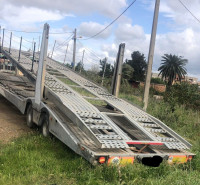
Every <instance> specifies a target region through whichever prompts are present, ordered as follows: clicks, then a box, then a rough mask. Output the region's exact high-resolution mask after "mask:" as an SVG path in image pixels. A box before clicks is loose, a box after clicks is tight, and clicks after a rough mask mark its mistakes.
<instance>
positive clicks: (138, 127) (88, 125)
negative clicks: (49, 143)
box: [6, 50, 191, 150]
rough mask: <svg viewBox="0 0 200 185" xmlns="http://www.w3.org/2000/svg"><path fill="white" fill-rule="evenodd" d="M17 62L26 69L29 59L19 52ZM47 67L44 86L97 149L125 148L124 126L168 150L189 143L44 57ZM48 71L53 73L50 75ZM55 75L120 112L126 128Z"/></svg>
mask: <svg viewBox="0 0 200 185" xmlns="http://www.w3.org/2000/svg"><path fill="white" fill-rule="evenodd" d="M6 54H7V55H9V56H10V57H12V58H13V59H14V60H17V59H18V50H11V54H9V53H8V52H6ZM18 64H20V65H21V66H23V67H24V68H25V69H26V70H27V71H30V68H31V64H32V61H31V60H30V59H28V58H27V57H26V56H23V55H21V59H20V61H19V62H18ZM47 70H48V72H47V73H46V78H45V86H46V87H47V88H48V89H49V90H50V92H51V93H52V94H53V96H55V97H57V98H58V99H59V101H60V102H62V103H63V105H64V106H65V107H66V108H67V110H68V111H67V112H68V116H69V117H71V118H72V117H74V118H76V119H75V120H77V119H78V121H75V120H74V121H75V122H76V124H78V126H79V127H80V128H82V129H83V130H84V131H85V132H86V133H88V134H89V135H90V137H91V138H92V139H94V140H95V143H96V144H99V146H100V147H101V148H129V146H128V145H127V142H128V143H131V141H133V139H132V138H131V137H129V136H130V135H128V134H127V132H126V129H127V131H128V128H129V129H130V130H131V129H132V130H134V131H135V132H138V135H144V136H145V137H144V138H145V139H144V140H146V141H155V142H159V141H160V142H163V143H164V144H165V146H166V147H167V148H168V149H178V150H183V149H188V148H189V147H190V146H191V145H190V144H189V143H188V142H187V141H185V140H184V139H183V138H182V137H180V136H179V135H178V134H177V133H175V132H174V131H173V130H171V129H170V128H169V127H167V126H166V125H164V124H163V123H162V122H161V121H159V120H156V119H155V118H153V117H152V116H150V115H149V114H147V113H146V112H144V111H143V110H141V109H139V108H137V107H135V106H134V105H132V104H130V103H127V102H126V101H124V100H122V99H119V98H116V97H114V96H112V95H111V94H110V93H108V92H107V91H106V90H105V89H103V88H101V87H99V86H98V85H96V84H94V83H92V82H90V81H88V80H87V79H85V78H83V77H81V76H80V75H78V74H76V73H75V72H73V71H72V70H70V69H68V68H66V67H65V66H63V65H62V64H60V63H58V62H56V61H54V60H52V59H49V58H47ZM34 71H35V72H36V71H37V64H36V63H35V64H34ZM50 73H51V74H53V73H54V75H51V74H50ZM32 76H33V77H35V74H33V73H32ZM56 76H61V77H65V78H68V79H70V80H72V81H73V82H75V83H76V84H78V85H79V86H81V87H82V88H84V89H86V90H87V91H89V92H90V93H92V94H93V95H95V96H96V97H98V98H99V99H101V100H104V101H105V102H106V103H107V104H109V105H110V106H112V107H114V108H115V109H116V110H119V111H121V112H122V113H123V116H124V117H125V118H126V120H127V127H126V128H125V126H124V125H125V124H126V123H121V126H120V125H117V124H116V123H115V122H114V121H113V120H112V119H110V118H109V116H107V115H105V114H103V113H101V112H100V111H99V110H98V109H97V108H96V107H95V106H93V105H92V104H90V103H89V102H88V101H86V100H85V99H84V98H83V97H82V96H81V95H79V94H78V93H77V92H75V91H74V90H73V89H72V88H70V87H69V86H68V85H66V84H64V83H63V82H61V81H60V80H59V79H57V78H56ZM67 112H66V113H67ZM71 114H73V116H71ZM132 134H134V132H132Z"/></svg>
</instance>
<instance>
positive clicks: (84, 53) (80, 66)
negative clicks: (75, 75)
mask: <svg viewBox="0 0 200 185" xmlns="http://www.w3.org/2000/svg"><path fill="white" fill-rule="evenodd" d="M84 55H85V50H83V55H82V60H81V66H80V71H79V73H81V69H82V67H83V59H84Z"/></svg>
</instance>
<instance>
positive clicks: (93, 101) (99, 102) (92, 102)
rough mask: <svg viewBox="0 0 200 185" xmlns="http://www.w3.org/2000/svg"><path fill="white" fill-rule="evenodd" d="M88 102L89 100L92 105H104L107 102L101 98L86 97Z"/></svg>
mask: <svg viewBox="0 0 200 185" xmlns="http://www.w3.org/2000/svg"><path fill="white" fill-rule="evenodd" d="M87 101H88V102H90V103H91V104H93V105H98V106H106V105H107V103H106V102H105V101H103V100H92V99H87Z"/></svg>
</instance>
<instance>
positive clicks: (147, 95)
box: [143, 0, 160, 111]
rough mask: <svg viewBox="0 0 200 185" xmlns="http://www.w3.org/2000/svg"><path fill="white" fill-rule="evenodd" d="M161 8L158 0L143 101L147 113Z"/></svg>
mask: <svg viewBox="0 0 200 185" xmlns="http://www.w3.org/2000/svg"><path fill="white" fill-rule="evenodd" d="M159 6H160V0H156V3H155V11H154V18H153V26H152V32H151V41H150V47H149V56H148V68H147V74H146V80H145V89H144V99H143V102H144V107H143V109H144V110H145V111H146V109H147V106H148V100H149V88H150V83H151V72H152V64H153V56H154V49H155V41H156V31H157V24H158V14H159Z"/></svg>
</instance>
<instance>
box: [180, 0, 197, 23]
mask: <svg viewBox="0 0 200 185" xmlns="http://www.w3.org/2000/svg"><path fill="white" fill-rule="evenodd" d="M178 1H179V2H180V3H181V4H182V5H183V7H184V8H185V9H186V10H187V11H188V12H189V13H190V14H191V15H192V17H194V18H195V19H196V20H197V21H198V22H199V23H200V20H199V19H198V18H197V17H196V16H195V15H194V14H193V13H192V12H191V11H190V10H189V9H188V8H187V6H186V5H185V4H184V3H183V2H182V1H181V0H178Z"/></svg>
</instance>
